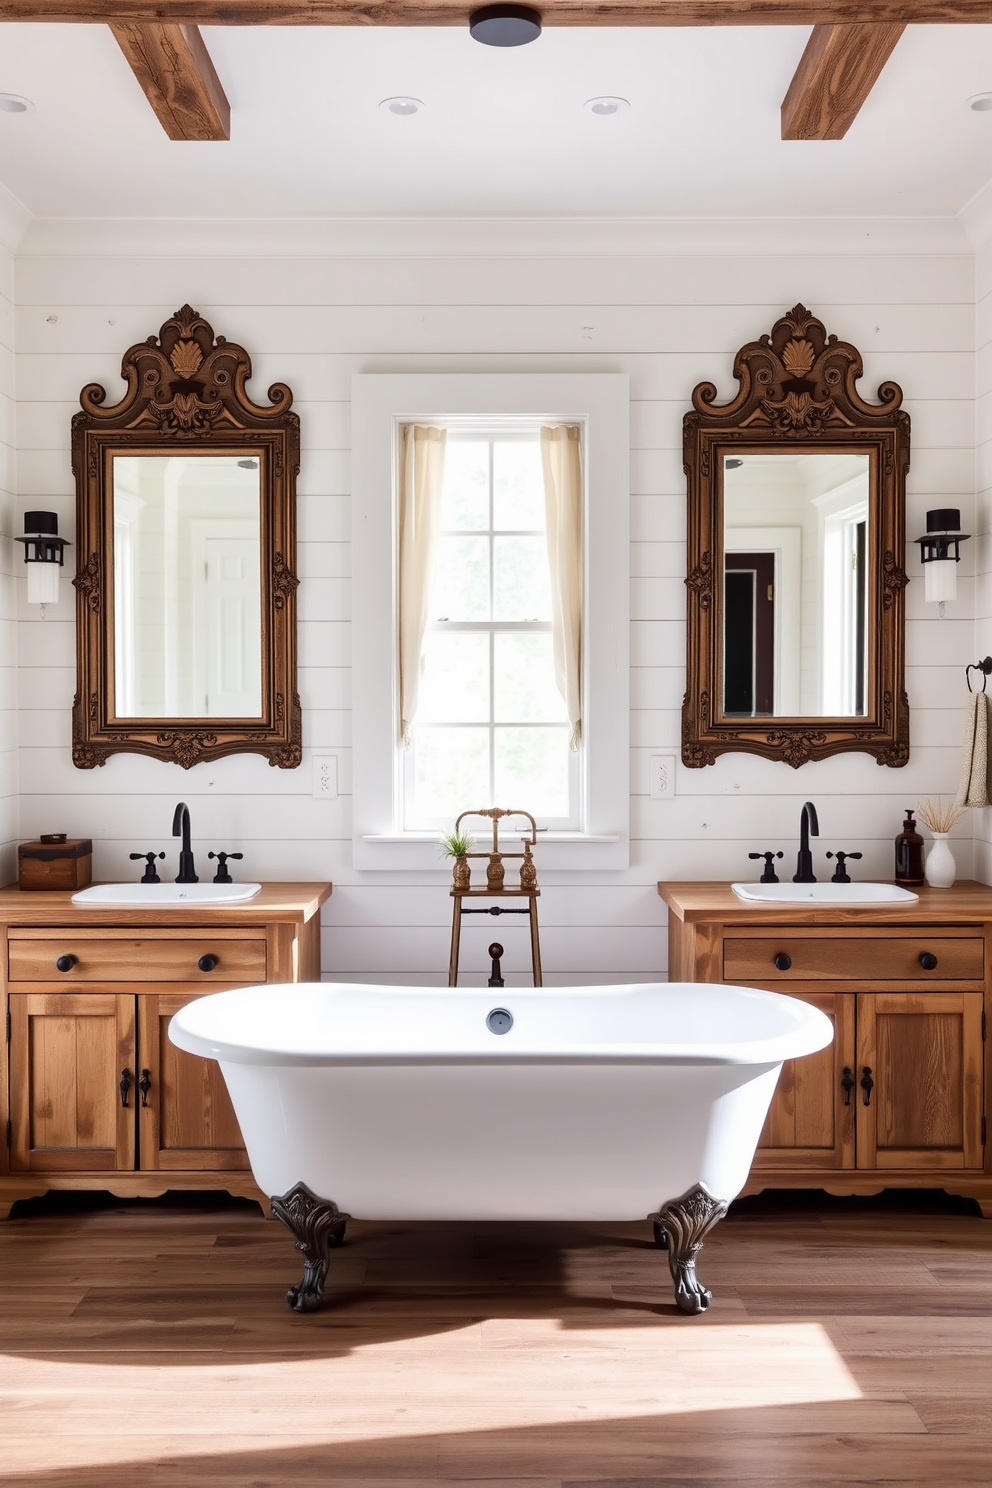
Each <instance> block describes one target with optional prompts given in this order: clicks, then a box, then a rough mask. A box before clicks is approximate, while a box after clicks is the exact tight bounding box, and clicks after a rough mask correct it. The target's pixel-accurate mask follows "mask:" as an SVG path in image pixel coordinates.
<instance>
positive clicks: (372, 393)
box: [352, 372, 630, 871]
mask: <svg viewBox="0 0 992 1488" xmlns="http://www.w3.org/2000/svg"><path fill="white" fill-rule="evenodd" d="M521 419H525V420H527V422H531V421H533V420H541V421H544V422H547V423H577V424H581V425H582V426H583V429H584V439H583V478H584V479H583V483H584V493H583V507H584V509H583V537H584V541H583V700H584V701H583V745H582V748H583V753H584V769H583V785H582V817H583V821H584V830H582V831H578V832H548V833H542V834H541V837H540V838H539V843H540V847H541V852H540V864H541V866H543V867H546V868H548V869H556V868H563V869H572V868H576V869H590V870H592V869H622V868H626V867H628V866H629V861H630V828H629V818H630V760H629V730H630V702H629V691H630V689H629V616H630V604H629V589H630V578H629V574H630V561H629V551H630V537H629V532H630V479H629V464H630V419H629V381H628V377H627V375H626V373H619V372H594V373H356V374H355V375H354V376H353V378H352V460H353V471H352V474H353V488H352V505H353V514H354V523H353V529H352V572H353V580H354V582H353V595H354V599H353V654H352V668H353V676H354V683H355V686H354V697H353V702H352V719H353V745H354V751H353V753H354V768H353V775H354V784H353V791H354V794H353V801H352V808H353V809H352V840H353V862H354V866H355V868H356V869H384V870H402V869H433V870H435V871H443V868H442V865H441V864H440V861H439V858H438V850H437V833H436V832H433V831H425V832H414V831H403V830H402V829H401V828H399V827H398V825H397V823H398V822H399V819H400V818H399V810H400V805H401V798H400V789H401V778H400V777H401V772H402V768H403V762H402V758H401V750H400V747H399V742H398V741H399V720H398V697H397V692H398V688H397V656H396V651H397V647H396V626H397V621H396V574H397V536H396V527H397V523H396V506H397V457H396V450H397V438H398V430H399V428H400V426H401V425H403V424H408V423H414V422H420V423H432V422H433V423H438V424H447V425H449V426H452V425H459V426H467V425H468V424H469V423H471V421H472V420H475V421H476V422H477V423H480V424H485V425H487V426H489V427H494V426H496V425H497V424H498V423H499V422H500V421H501V420H505V421H506V423H507V425H508V426H509V425H510V424H512V423H513V422H514V421H517V422H518V423H519V421H520V420H521ZM467 804H469V803H467ZM478 804H480V805H483V804H486V805H488V804H504V805H508V806H519V805H524V806H525V805H526V804H527V803H526V802H512V801H511V802H505V803H489V802H485V803H483V802H480V803H478Z"/></svg>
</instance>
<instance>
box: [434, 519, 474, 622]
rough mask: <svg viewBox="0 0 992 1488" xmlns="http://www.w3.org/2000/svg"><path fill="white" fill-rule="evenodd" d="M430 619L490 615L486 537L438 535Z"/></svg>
mask: <svg viewBox="0 0 992 1488" xmlns="http://www.w3.org/2000/svg"><path fill="white" fill-rule="evenodd" d="M429 613H430V618H431V619H432V620H488V619H489V539H488V538H487V537H441V538H438V544H437V569H436V571H435V575H434V588H433V589H432V591H431V606H430V612H429Z"/></svg>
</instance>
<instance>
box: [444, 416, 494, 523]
mask: <svg viewBox="0 0 992 1488" xmlns="http://www.w3.org/2000/svg"><path fill="white" fill-rule="evenodd" d="M488 526H489V445H488V444H487V443H486V442H485V441H484V440H475V439H451V438H450V437H449V439H448V442H447V445H446V447H445V452H444V489H443V492H442V496H441V528H442V530H444V529H445V528H450V527H455V528H463V527H488Z"/></svg>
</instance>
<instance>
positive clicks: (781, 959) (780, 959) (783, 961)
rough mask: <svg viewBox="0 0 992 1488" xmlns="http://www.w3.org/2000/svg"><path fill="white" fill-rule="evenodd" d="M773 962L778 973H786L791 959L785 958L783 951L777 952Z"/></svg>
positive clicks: (789, 957)
mask: <svg viewBox="0 0 992 1488" xmlns="http://www.w3.org/2000/svg"><path fill="white" fill-rule="evenodd" d="M774 960H775V965H776V966H777V967H778V969H779V971H788V969H789V967H790V966H791V965H792V957H791V956H787V955H786V953H785V951H779V953H778V955H777V956H776V957H775V958H774Z"/></svg>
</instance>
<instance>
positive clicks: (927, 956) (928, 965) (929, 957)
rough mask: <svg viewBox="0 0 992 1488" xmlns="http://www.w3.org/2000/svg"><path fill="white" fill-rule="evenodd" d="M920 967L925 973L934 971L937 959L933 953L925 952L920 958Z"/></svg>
mask: <svg viewBox="0 0 992 1488" xmlns="http://www.w3.org/2000/svg"><path fill="white" fill-rule="evenodd" d="M920 965H921V966H922V967H923V970H924V971H933V970H934V968H935V967H936V965H937V957H936V956H935V955H934V953H933V951H924V952H923V954H922V956H921V957H920Z"/></svg>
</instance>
